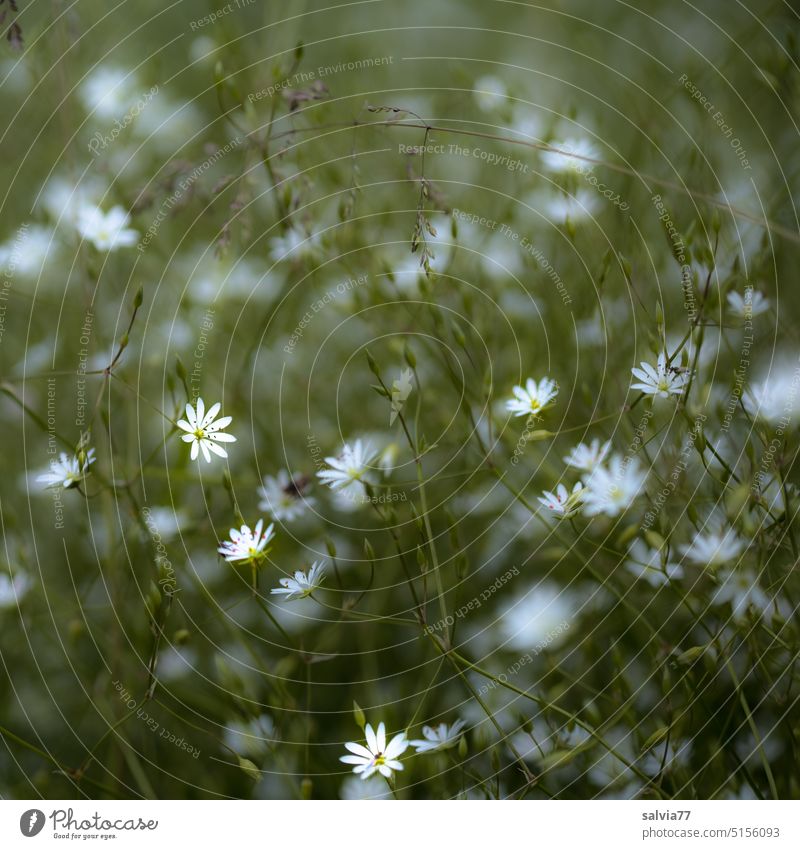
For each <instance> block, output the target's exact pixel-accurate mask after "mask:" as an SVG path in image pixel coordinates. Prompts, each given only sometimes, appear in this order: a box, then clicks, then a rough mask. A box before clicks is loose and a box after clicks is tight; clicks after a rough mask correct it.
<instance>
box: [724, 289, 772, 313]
mask: <svg viewBox="0 0 800 849" xmlns="http://www.w3.org/2000/svg"><path fill="white" fill-rule="evenodd" d="M728 305H729V306H730V308H731V312H734V313H736V315H738V316H740V317H741V318H743V319H745V320H747V319H751V318H754V317H755V316H757V315H761V314H762V313H765V312H767V311H768V310H769V298H765V297H764V296H763V295H762V294H761V292H757V291H756V290H754V289H753V288H752V287H750V286H748V287H747V288H746V289H745V290H744V297H742V296H741V295H740V294H739V293H738V292H728Z"/></svg>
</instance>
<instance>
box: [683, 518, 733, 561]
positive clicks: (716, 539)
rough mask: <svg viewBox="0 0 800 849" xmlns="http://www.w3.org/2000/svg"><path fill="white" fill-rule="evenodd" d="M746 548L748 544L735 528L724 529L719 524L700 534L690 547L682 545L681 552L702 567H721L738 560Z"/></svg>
mask: <svg viewBox="0 0 800 849" xmlns="http://www.w3.org/2000/svg"><path fill="white" fill-rule="evenodd" d="M745 548H747V543H746V542H745V540H743V539H742V538H741V537H740V536H739V535H738V534H737V533H736V531H735V529H734V528H731V527H728V528H725V529H723V527H722V524H721V523H718V525H717V526H716V527H712V528H711V529H709V530H708V531H707V532H706V533H705V534H698V535H697V536H696V537H695V538H694V539H693V540H692V542H691V543H690V544H689V545H682V546H681V547H680V552H681V554H683V555H684V557H686V558H688V559H689V560H691V561H692V562H693V563H697V564H698V565H700V566H721V565H722V564H723V563H730V562H731V561H732V560H737V559H738V558H739V555H740V554H741V553H742V552H743V551H744V550H745Z"/></svg>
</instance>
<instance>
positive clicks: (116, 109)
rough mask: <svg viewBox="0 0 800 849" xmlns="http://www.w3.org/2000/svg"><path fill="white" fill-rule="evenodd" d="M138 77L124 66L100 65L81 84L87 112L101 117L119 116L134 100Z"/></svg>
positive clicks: (82, 97)
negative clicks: (124, 68) (123, 67)
mask: <svg viewBox="0 0 800 849" xmlns="http://www.w3.org/2000/svg"><path fill="white" fill-rule="evenodd" d="M135 86H136V79H135V77H134V75H133V74H132V73H129V72H128V71H125V70H123V69H122V68H110V67H108V66H100V67H99V68H96V69H95V70H94V71H92V73H91V74H90V75H89V77H87V79H86V80H85V81H84V82H83V84H82V85H81V100H83V105H84V106H85V107H86V110H87V112H91V113H93V114H94V115H95V116H97V117H100V118H119V117H120V116H121V115H122V113H123V112H125V110H126V109H128V107H129V106H130V104H131V102H132V101H133V91H134V88H135Z"/></svg>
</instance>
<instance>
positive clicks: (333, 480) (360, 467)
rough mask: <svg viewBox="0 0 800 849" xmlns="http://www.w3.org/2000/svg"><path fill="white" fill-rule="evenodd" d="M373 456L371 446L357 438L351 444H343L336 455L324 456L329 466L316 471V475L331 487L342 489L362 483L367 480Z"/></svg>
mask: <svg viewBox="0 0 800 849" xmlns="http://www.w3.org/2000/svg"><path fill="white" fill-rule="evenodd" d="M374 456H375V452H374V451H373V449H372V446H371V445H370V444H369V443H368V442H362V441H361V440H360V439H357V440H356V441H355V442H354V443H353V444H352V445H349V444H345V446H344V447H343V448H342V452H341V454H339V456H338V457H326V458H325V462H326V463H327V464H328V465H329V466H330V467H331V468H330V469H323V470H322V471H321V472H317V477H318V478H319V479H320V480H321V481H322V482H323V483H326V484H328V486H329V487H330V488H331V489H339V490H344V489H348V488H350V487H352V486H354V485H355V486H358V485H359V484H361V485H363V483H364V482H365V481H367V480H368V474H369V471H370V463H371V462H372V460H373V458H374Z"/></svg>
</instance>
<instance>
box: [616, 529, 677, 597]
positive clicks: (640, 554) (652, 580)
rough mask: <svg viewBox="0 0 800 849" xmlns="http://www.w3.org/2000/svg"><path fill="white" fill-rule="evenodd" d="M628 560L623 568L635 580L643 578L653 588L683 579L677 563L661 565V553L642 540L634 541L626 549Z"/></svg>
mask: <svg viewBox="0 0 800 849" xmlns="http://www.w3.org/2000/svg"><path fill="white" fill-rule="evenodd" d="M628 557H629V559H628V560H627V561H626V563H625V567H626V568H627V569H628V571H629V572H632V573H633V574H634V575H636V577H637V578H643V579H644V580H645V581H647V583H648V584H650V585H651V586H653V587H661V586H664V584H667V583H669V581H671V580H678V579H680V578H682V577H683V569H682V568H681V566H680V565H678V564H677V563H665V564H663V565H662V563H661V560H662V557H661V551H659V550H658V549H656V548H650V546H649V545H647V544H646V543H644V542H643V541H642V540H640V539H637V540H634V541H633V542H632V543H631V545H630V547H629V548H628Z"/></svg>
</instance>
